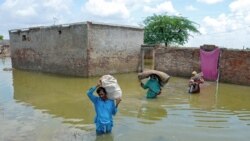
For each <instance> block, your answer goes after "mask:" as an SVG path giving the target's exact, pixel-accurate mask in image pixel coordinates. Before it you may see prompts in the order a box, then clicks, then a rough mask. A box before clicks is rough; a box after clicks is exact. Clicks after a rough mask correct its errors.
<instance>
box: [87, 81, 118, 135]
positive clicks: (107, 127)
mask: <svg viewBox="0 0 250 141" xmlns="http://www.w3.org/2000/svg"><path fill="white" fill-rule="evenodd" d="M95 90H96V92H97V94H98V96H95V95H94V92H95ZM87 95H88V97H89V99H90V100H91V101H92V103H93V104H94V107H95V112H96V116H95V125H96V134H97V135H101V134H106V133H111V131H112V127H113V116H115V114H116V113H117V108H118V105H119V103H120V102H121V99H116V104H115V101H114V100H111V99H108V97H107V92H106V90H105V88H103V87H101V86H100V84H99V83H98V84H97V85H96V86H93V87H91V88H90V89H89V90H88V91H87Z"/></svg>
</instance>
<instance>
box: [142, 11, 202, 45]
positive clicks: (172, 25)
mask: <svg viewBox="0 0 250 141" xmlns="http://www.w3.org/2000/svg"><path fill="white" fill-rule="evenodd" d="M143 23H144V43H146V44H159V43H165V46H169V45H171V44H179V45H183V44H185V43H186V42H187V41H188V37H189V36H191V35H190V34H189V33H190V32H193V33H200V32H199V30H198V29H197V28H196V25H197V24H196V23H194V22H192V21H190V20H188V19H187V18H185V17H180V16H168V15H166V14H162V15H155V14H154V15H153V16H149V17H147V18H146V19H145V20H144V21H143Z"/></svg>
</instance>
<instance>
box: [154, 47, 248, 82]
mask: <svg viewBox="0 0 250 141" xmlns="http://www.w3.org/2000/svg"><path fill="white" fill-rule="evenodd" d="M154 61H155V69H156V70H161V71H163V72H166V73H168V74H170V75H172V76H181V77H190V75H191V72H192V71H193V70H196V71H198V72H200V71H201V70H200V48H175V47H167V48H166V47H161V48H157V49H156V50H155V60H154ZM219 62H220V63H219V72H220V82H226V83H233V84H240V85H250V51H246V50H244V51H243V50H232V49H225V48H222V49H221V55H220V60H219Z"/></svg>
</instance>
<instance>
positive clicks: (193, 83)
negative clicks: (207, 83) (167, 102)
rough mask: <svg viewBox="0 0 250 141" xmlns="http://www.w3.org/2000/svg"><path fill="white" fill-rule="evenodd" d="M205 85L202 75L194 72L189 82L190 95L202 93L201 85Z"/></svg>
mask: <svg viewBox="0 0 250 141" xmlns="http://www.w3.org/2000/svg"><path fill="white" fill-rule="evenodd" d="M202 83H204V79H203V78H202V75H201V74H197V72H196V71H193V72H192V76H191V78H190V80H189V84H188V86H189V90H188V92H189V93H200V84H202Z"/></svg>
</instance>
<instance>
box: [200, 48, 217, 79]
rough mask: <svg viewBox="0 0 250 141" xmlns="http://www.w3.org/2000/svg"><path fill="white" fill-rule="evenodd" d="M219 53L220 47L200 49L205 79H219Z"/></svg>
mask: <svg viewBox="0 0 250 141" xmlns="http://www.w3.org/2000/svg"><path fill="white" fill-rule="evenodd" d="M219 55H220V49H219V48H215V49H214V50H213V51H204V50H202V49H200V59H201V71H202V73H203V77H204V79H205V80H211V81H214V80H217V77H218V59H219Z"/></svg>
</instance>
